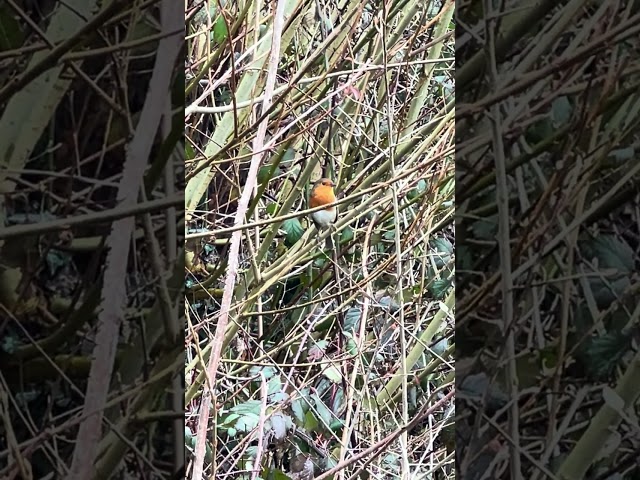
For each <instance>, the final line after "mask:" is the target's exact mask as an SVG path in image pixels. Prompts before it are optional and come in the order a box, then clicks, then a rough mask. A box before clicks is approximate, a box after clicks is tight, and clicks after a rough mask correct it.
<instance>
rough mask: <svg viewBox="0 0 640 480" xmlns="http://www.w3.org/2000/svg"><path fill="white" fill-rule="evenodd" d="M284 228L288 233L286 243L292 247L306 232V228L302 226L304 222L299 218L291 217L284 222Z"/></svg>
mask: <svg viewBox="0 0 640 480" xmlns="http://www.w3.org/2000/svg"><path fill="white" fill-rule="evenodd" d="M282 229H283V230H284V231H285V233H286V237H285V241H284V243H285V245H286V246H288V247H291V246H292V245H293V244H294V243H296V242H297V241H298V240H300V237H302V234H303V233H304V228H302V224H301V223H300V220H298V219H297V218H289V219H287V220H285V221H284V222H282Z"/></svg>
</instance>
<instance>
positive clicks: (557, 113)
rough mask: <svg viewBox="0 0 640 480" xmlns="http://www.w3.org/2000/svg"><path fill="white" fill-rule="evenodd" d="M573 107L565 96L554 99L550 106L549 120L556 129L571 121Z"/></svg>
mask: <svg viewBox="0 0 640 480" xmlns="http://www.w3.org/2000/svg"><path fill="white" fill-rule="evenodd" d="M572 111H573V107H572V106H571V102H570V101H569V98H567V97H566V96H564V95H563V96H562V97H558V98H556V99H555V100H554V101H553V103H552V104H551V118H552V119H553V123H554V125H555V126H556V127H561V126H563V125H566V124H567V123H568V122H569V120H570V119H571V113H572Z"/></svg>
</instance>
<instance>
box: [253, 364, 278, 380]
mask: <svg viewBox="0 0 640 480" xmlns="http://www.w3.org/2000/svg"><path fill="white" fill-rule="evenodd" d="M260 373H262V374H263V375H264V378H265V379H266V380H269V379H271V378H273V377H274V375H276V373H278V371H277V370H276V369H275V367H270V366H264V367H263V366H260V365H254V366H253V367H251V368H250V369H249V375H251V377H253V380H254V381H255V382H260V381H262V379H261V378H260Z"/></svg>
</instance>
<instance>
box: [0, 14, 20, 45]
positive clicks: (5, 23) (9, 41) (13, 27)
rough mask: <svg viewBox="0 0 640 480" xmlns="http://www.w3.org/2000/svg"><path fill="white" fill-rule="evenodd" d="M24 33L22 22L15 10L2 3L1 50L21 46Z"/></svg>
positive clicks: (0, 16) (0, 21)
mask: <svg viewBox="0 0 640 480" xmlns="http://www.w3.org/2000/svg"><path fill="white" fill-rule="evenodd" d="M23 41H24V35H23V33H22V29H21V28H20V23H19V22H18V20H16V18H15V16H14V15H13V11H12V10H10V9H8V8H7V7H6V6H4V5H2V6H1V7H0V51H5V50H13V49H16V48H20V46H21V45H22V42H23Z"/></svg>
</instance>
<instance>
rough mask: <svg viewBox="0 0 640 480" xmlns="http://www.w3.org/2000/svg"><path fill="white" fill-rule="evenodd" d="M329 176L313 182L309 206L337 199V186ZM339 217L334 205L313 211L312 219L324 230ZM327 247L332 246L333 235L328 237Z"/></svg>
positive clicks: (318, 205) (315, 206)
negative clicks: (335, 189) (334, 188)
mask: <svg viewBox="0 0 640 480" xmlns="http://www.w3.org/2000/svg"><path fill="white" fill-rule="evenodd" d="M335 186H336V185H335V183H333V182H332V181H331V180H330V179H328V178H321V179H320V180H318V181H316V183H314V184H313V188H312V189H311V194H310V195H309V207H311V208H317V207H320V206H321V205H329V204H330V203H333V202H335V201H336V194H335V192H334V191H333V187H335ZM337 218H338V208H337V207H336V206H335V205H334V206H332V207H327V208H325V209H324V210H318V211H317V212H313V213H311V219H312V220H313V223H314V224H315V226H316V228H317V229H318V230H324V229H326V228H329V227H331V225H333V224H334V223H335V221H336V219H337ZM326 245H327V248H331V237H327V243H326Z"/></svg>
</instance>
